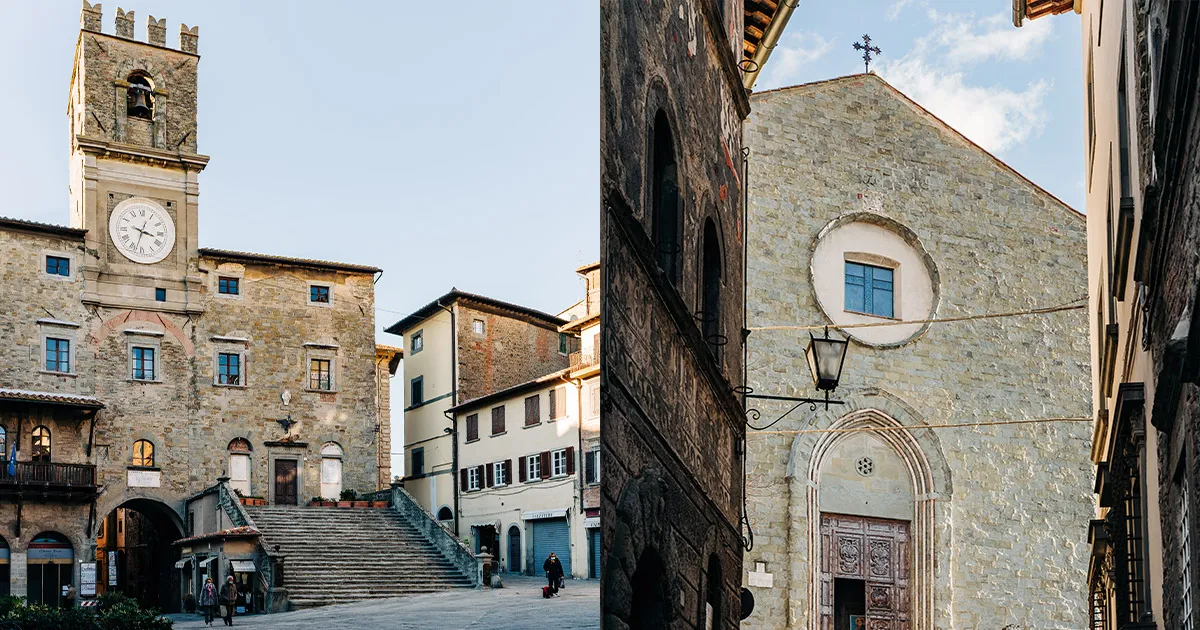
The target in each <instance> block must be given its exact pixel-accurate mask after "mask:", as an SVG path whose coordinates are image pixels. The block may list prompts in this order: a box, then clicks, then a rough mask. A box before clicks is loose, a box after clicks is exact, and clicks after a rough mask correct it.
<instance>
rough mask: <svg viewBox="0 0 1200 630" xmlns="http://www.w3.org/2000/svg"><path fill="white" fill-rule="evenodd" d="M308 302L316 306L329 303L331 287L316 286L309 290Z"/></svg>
mask: <svg viewBox="0 0 1200 630" xmlns="http://www.w3.org/2000/svg"><path fill="white" fill-rule="evenodd" d="M308 301H309V302H313V303H316V304H328V303H329V287H323V286H320V285H316V284H314V285H313V286H311V287H309V288H308Z"/></svg>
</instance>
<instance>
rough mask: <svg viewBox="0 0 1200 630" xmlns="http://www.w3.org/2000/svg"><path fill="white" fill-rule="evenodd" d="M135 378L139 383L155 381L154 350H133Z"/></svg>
mask: <svg viewBox="0 0 1200 630" xmlns="http://www.w3.org/2000/svg"><path fill="white" fill-rule="evenodd" d="M133 378H134V380H138V381H153V380H154V379H155V365H154V348H134V349H133Z"/></svg>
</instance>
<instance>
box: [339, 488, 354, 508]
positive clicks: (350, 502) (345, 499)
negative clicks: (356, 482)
mask: <svg viewBox="0 0 1200 630" xmlns="http://www.w3.org/2000/svg"><path fill="white" fill-rule="evenodd" d="M357 498H358V493H357V492H355V491H353V490H351V489H349V488H347V489H345V490H342V496H341V500H340V501H338V503H337V506H338V507H340V508H347V507H354V500H355V499H357Z"/></svg>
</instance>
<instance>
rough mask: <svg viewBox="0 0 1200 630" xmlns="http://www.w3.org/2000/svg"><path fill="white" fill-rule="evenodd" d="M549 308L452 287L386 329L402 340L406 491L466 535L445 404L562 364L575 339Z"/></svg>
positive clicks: (453, 433) (453, 429)
mask: <svg viewBox="0 0 1200 630" xmlns="http://www.w3.org/2000/svg"><path fill="white" fill-rule="evenodd" d="M564 324H566V322H565V321H564V320H562V319H560V318H558V317H556V316H554V315H551V314H549V313H543V312H541V311H538V310H536V309H532V308H528V307H525V306H520V305H517V304H511V303H508V302H503V301H501V300H496V299H493V298H490V297H486V296H482V295H476V294H473V293H467V292H464V291H459V290H458V289H451V290H450V291H449V292H447V293H446V294H445V295H443V296H441V297H439V298H437V299H436V300H434V301H432V302H430V303H428V304H426V305H425V306H422V307H421V308H419V309H417V310H416V311H414V312H413V313H412V314H410V315H408V316H406V317H405V318H403V319H401V320H400V321H398V322H396V323H395V324H392V325H391V326H389V327H388V328H387V332H389V333H391V334H393V335H400V336H402V337H404V344H405V346H406V354H405V357H404V384H405V385H404V386H405V390H404V391H405V392H406V396H405V401H404V404H405V407H404V442H405V443H404V470H403V471H398V472H401V473H402V474H403V476H404V489H405V490H407V491H408V493H409V494H411V495H412V497H413V499H414V500H415V501H416V502H417V503H418V504H420V505H422V506H423V507H424V508H425V509H426V510H427V511H428V512H429V513H430V514H431V515H432V516H433V517H434V518H436V519H437V520H438V521H439V522H441V523H442V524H443V525H446V526H447V527H449V528H450V529H452V530H453V531H454V532H455V534H459V535H465V533H466V530H465V529H464V528H463V526H462V524H461V522H460V519H459V503H460V493H459V490H458V486H457V484H456V483H455V477H454V475H455V474H456V470H457V469H458V464H457V458H458V449H457V446H456V443H455V440H458V439H461V438H459V437H458V434H459V433H461V432H462V430H463V429H462V427H460V426H459V425H458V422H457V420H456V419H455V418H454V417H453V414H451V413H449V411H450V409H451V408H452V407H454V406H456V405H458V404H460V403H463V402H466V401H468V400H473V399H476V398H480V397H482V396H487V395H489V394H493V393H495V392H497V391H500V390H503V389H506V388H509V387H512V386H515V385H519V384H521V383H527V382H529V381H532V380H534V379H536V378H539V377H541V376H545V375H546V374H549V373H551V372H556V371H559V370H562V369H564V368H566V367H567V366H568V361H569V356H570V354H571V352H574V351H575V350H577V349H578V339H577V338H575V337H574V336H572V335H568V334H565V333H560V332H559V330H558V329H559V326H562V325H564Z"/></svg>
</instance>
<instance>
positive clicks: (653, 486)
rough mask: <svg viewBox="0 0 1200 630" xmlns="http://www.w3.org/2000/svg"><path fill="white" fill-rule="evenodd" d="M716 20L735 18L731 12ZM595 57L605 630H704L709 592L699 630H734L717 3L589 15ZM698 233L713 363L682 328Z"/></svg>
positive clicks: (730, 92) (730, 179) (734, 257)
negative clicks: (714, 328) (661, 238)
mask: <svg viewBox="0 0 1200 630" xmlns="http://www.w3.org/2000/svg"><path fill="white" fill-rule="evenodd" d="M723 8H724V10H725V13H724V14H725V15H737V16H740V15H741V14H742V7H741V3H740V2H726V3H724V4H723ZM600 48H601V55H600V58H601V122H600V124H601V140H600V142H601V156H602V164H601V208H602V220H601V237H600V239H601V252H602V253H601V256H602V260H601V268H602V269H603V274H601V279H602V281H603V282H604V287H603V295H604V299H603V301H602V305H601V310H602V319H603V321H604V326H603V330H602V333H601V337H602V338H601V346H602V349H601V354H602V355H603V357H604V361H603V363H602V366H601V392H602V394H601V396H602V398H601V400H602V402H601V405H602V409H601V413H602V414H603V425H604V426H603V430H602V431H601V434H600V439H601V449H602V454H601V460H602V462H603V466H604V482H603V484H602V492H603V496H602V509H601V524H602V542H601V545H602V547H603V549H602V563H603V572H602V576H601V581H602V584H601V592H602V593H603V597H602V601H601V612H602V614H603V619H604V621H603V624H604V626H605V627H611V628H622V627H625V626H626V624H631V625H636V624H638V623H640V624H645V625H646V626H647V627H660V626H661V627H674V628H703V627H705V625H706V617H707V616H708V615H709V614H710V613H709V612H708V611H707V610H706V602H705V601H704V600H705V599H706V598H705V593H707V592H709V591H710V590H711V591H713V592H716V593H717V594H718V595H717V596H716V598H715V601H714V602H713V603H714V604H715V605H714V606H713V609H712V612H711V615H712V617H713V621H712V624H713V627H734V626H736V625H737V619H738V618H739V612H740V604H739V601H740V600H739V593H740V586H741V574H740V571H739V567H740V566H741V552H742V548H741V539H740V531H739V526H738V522H739V515H740V504H741V494H742V492H741V491H742V488H741V478H742V470H741V467H742V458H741V455H740V447H741V444H742V439H743V438H742V436H743V431H744V427H743V425H742V419H741V412H740V408H739V406H738V404H737V402H736V400H735V399H734V397H733V395H732V392H733V387H734V385H736V384H740V382H741V370H742V353H741V345H740V342H741V336H740V334H739V332H738V331H739V330H740V328H741V323H742V292H741V287H742V235H741V229H742V222H741V216H742V204H741V200H742V184H743V182H742V177H741V164H742V161H741V147H742V139H741V121H742V119H743V118H744V117H745V115H746V113H747V112H748V111H749V104H748V102H747V101H746V98H745V92H744V90H743V88H742V86H741V77H740V73H739V72H738V70H737V67H736V63H737V59H735V58H734V56H733V54H732V50H733V49H734V47H733V46H731V45H730V41H729V35H728V29H727V28H726V25H725V24H723V23H722V20H721V18H720V16H719V15H718V7H717V3H715V2H700V1H696V0H686V1H684V2H681V3H674V4H669V3H658V2H652V3H642V2H638V3H624V2H616V1H605V2H602V3H601V35H600ZM738 48H739V49H740V46H738ZM660 112H661V115H662V116H663V117H665V119H666V121H667V124H668V125H669V126H670V130H671V135H672V144H673V146H671V147H670V149H671V151H672V152H673V153H674V156H675V160H676V165H677V169H678V181H679V188H680V198H681V201H682V212H681V225H680V233H679V241H678V242H679V244H680V245H681V247H680V248H679V251H678V252H666V251H663V252H656V251H655V245H654V244H653V243H652V236H651V235H652V232H653V220H652V217H651V212H650V207H651V197H652V195H651V190H652V187H653V185H652V181H651V176H650V175H651V171H652V168H653V167H652V164H651V161H652V156H653V154H654V149H653V147H652V144H653V139H654V137H655V133H654V131H653V130H654V124H655V122H654V121H655V120H656V117H658V116H659V113H660ZM709 220H711V221H712V222H713V223H714V225H715V231H716V234H717V238H718V240H719V242H720V245H719V250H720V255H719V260H720V262H721V282H720V286H721V299H720V302H719V305H718V311H719V313H720V322H721V324H720V328H719V330H718V333H719V334H720V335H721V336H722V340H723V341H726V342H727V343H726V344H725V345H724V346H723V347H722V348H720V350H721V352H720V353H719V356H720V359H718V358H717V357H716V356H715V355H714V353H713V352H712V351H711V350H710V348H709V345H708V344H707V343H706V342H705V339H704V337H703V335H702V334H701V332H700V329H699V326H698V321H699V320H698V318H697V317H696V313H697V312H699V311H700V310H701V304H700V297H701V293H700V276H701V273H700V264H699V263H700V260H701V254H702V252H703V242H704V241H703V234H704V226H705V224H706V221H709ZM669 254H674V255H676V256H677V261H678V263H679V267H680V272H679V274H678V275H679V278H678V280H677V281H674V282H673V281H672V280H670V279H668V277H667V275H666V274H665V273H664V272H663V270H662V269H661V268H660V262H659V259H660V257H661V256H662V255H669ZM658 563H661V564H660V565H659V564H658ZM659 566H661V574H660V573H659V570H660V569H659V568H658V567H659ZM639 567H640V570H639ZM710 567H713V568H714V569H715V572H714V571H710ZM643 579H644V580H647V582H646V583H641V584H639V581H641V580H643ZM710 582H711V583H713V585H714V586H713V587H712V588H711V589H710V586H709V584H710ZM635 602H645V603H639V604H637V605H636V606H635ZM654 602H659V603H657V604H656V603H654ZM657 606H660V607H661V608H659V609H658V611H657V612H656V607H657Z"/></svg>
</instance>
